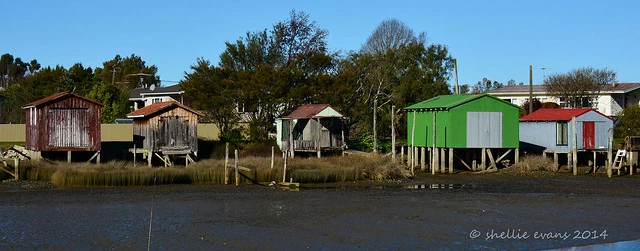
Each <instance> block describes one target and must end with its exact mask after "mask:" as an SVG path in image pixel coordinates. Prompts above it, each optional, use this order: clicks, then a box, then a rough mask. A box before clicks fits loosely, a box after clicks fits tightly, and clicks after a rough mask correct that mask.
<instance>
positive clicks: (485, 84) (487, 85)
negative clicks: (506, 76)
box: [471, 78, 515, 94]
mask: <svg viewBox="0 0 640 251" xmlns="http://www.w3.org/2000/svg"><path fill="white" fill-rule="evenodd" d="M512 80H513V79H512ZM509 81H510V82H509V83H512V84H513V83H515V80H514V81H513V82H511V80H509ZM503 86H504V84H502V83H500V82H498V81H491V79H488V78H482V80H481V81H478V83H476V85H474V86H473V89H472V90H471V93H475V94H477V93H487V92H488V91H490V90H494V89H498V88H502V87H503Z"/></svg>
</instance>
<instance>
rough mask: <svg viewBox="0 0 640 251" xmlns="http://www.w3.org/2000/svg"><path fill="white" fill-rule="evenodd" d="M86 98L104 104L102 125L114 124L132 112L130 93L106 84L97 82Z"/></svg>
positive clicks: (101, 117)
mask: <svg viewBox="0 0 640 251" xmlns="http://www.w3.org/2000/svg"><path fill="white" fill-rule="evenodd" d="M86 97H87V98H90V99H93V100H96V101H98V102H101V103H103V104H104V107H102V110H101V114H100V115H101V116H100V119H101V120H102V123H113V122H115V120H116V119H117V118H123V117H124V116H125V115H126V114H127V113H128V112H129V111H130V110H131V109H130V107H129V94H128V92H126V91H122V90H120V89H118V88H116V87H115V86H112V85H110V84H107V83H104V82H96V83H95V84H94V85H93V87H92V88H91V90H90V91H89V93H88V94H87V96H86Z"/></svg>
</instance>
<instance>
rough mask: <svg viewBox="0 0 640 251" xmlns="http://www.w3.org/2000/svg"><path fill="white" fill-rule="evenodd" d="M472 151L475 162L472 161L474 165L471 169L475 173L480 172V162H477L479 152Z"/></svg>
mask: <svg viewBox="0 0 640 251" xmlns="http://www.w3.org/2000/svg"><path fill="white" fill-rule="evenodd" d="M472 151H473V154H472V156H471V159H472V160H473V161H471V163H472V164H471V165H472V167H471V169H473V171H474V172H475V171H478V161H477V159H478V155H477V150H476V149H473V150H472Z"/></svg>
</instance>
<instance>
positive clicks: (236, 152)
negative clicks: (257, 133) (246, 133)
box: [233, 149, 240, 186]
mask: <svg viewBox="0 0 640 251" xmlns="http://www.w3.org/2000/svg"><path fill="white" fill-rule="evenodd" d="M233 167H234V168H235V169H236V186H239V185H240V173H239V172H238V149H236V150H235V161H234V162H233Z"/></svg>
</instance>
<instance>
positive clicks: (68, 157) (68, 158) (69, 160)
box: [67, 151, 71, 163]
mask: <svg viewBox="0 0 640 251" xmlns="http://www.w3.org/2000/svg"><path fill="white" fill-rule="evenodd" d="M67 163H71V151H67Z"/></svg>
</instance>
